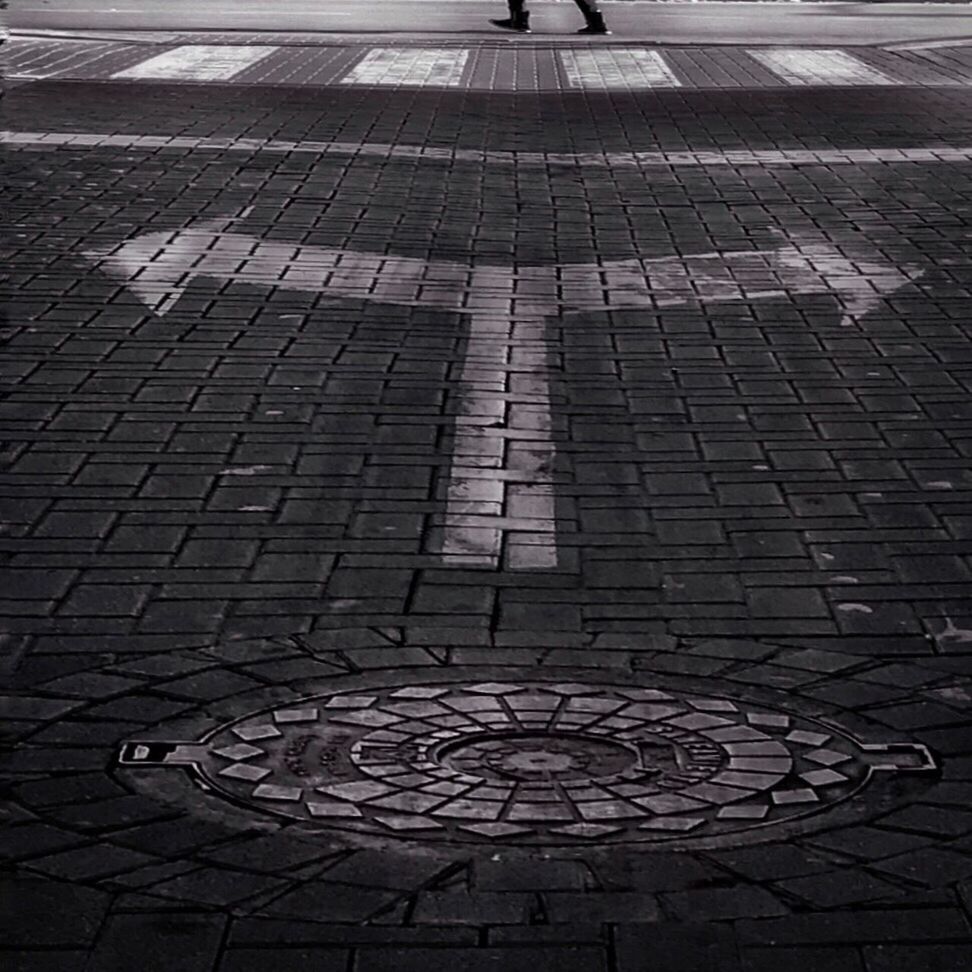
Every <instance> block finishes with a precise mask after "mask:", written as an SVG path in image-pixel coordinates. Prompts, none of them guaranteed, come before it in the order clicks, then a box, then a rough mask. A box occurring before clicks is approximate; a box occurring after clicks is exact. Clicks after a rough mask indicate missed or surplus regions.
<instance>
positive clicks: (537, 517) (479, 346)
mask: <svg viewBox="0 0 972 972" xmlns="http://www.w3.org/2000/svg"><path fill="white" fill-rule="evenodd" d="M544 329H545V323H544V320H543V318H538V319H534V320H529V319H527V320H523V319H516V320H513V319H511V318H510V317H509V316H508V315H507V314H506V313H504V312H503V311H498V312H497V313H490V312H489V311H488V310H483V311H482V312H480V313H478V314H473V315H472V316H471V317H470V321H469V333H468V337H467V340H466V351H465V355H464V360H463V367H462V371H461V373H460V376H459V408H458V414H457V416H456V426H455V434H454V439H453V446H452V462H451V466H450V469H449V479H448V481H447V483H446V488H445V500H446V513H445V524H444V527H443V535H442V543H441V551H440V552H441V554H442V557H443V559H444V560H445V562H446V563H449V564H455V565H465V566H476V567H492V568H495V567H497V566H499V564H500V560H501V558H502V555H503V546H504V540H505V541H506V554H507V564H508V566H509V567H510V569H512V570H526V569H544V568H553V567H556V566H557V542H556V516H555V500H554V487H553V468H554V459H555V456H556V448H555V445H554V441H553V437H552V428H553V421H552V417H551V407H550V390H549V382H548V379H547V366H546V352H545V350H544V349H543V342H544ZM528 349H529V350H528ZM524 352H527V354H528V356H529V360H527V361H524V362H519V361H516V360H514V359H515V357H516V356H517V355H522V354H523V353H524ZM531 352H532V353H531ZM521 367H522V368H526V369H528V371H527V375H528V381H529V387H528V388H526V389H524V388H517V389H516V390H515V392H514V390H513V389H512V388H511V382H512V380H513V379H514V377H518V376H519V375H520V374H521V372H520V371H519V370H518V369H519V368H521ZM524 398H528V400H529V409H528V410H527V409H526V406H525V405H524V404H523V402H522V400H523V399H524ZM520 424H523V425H527V424H528V425H529V426H530V428H529V429H528V430H524V432H525V433H526V434H528V435H529V438H528V439H526V440H521V439H519V438H518V433H519V432H520V430H519V429H518V428H517V426H518V425H520Z"/></svg>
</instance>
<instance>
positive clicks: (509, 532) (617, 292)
mask: <svg viewBox="0 0 972 972" xmlns="http://www.w3.org/2000/svg"><path fill="white" fill-rule="evenodd" d="M226 225H227V224H226V223H225V222H224V221H216V220H210V221H204V222H201V223H199V224H197V225H196V226H194V227H192V228H189V229H183V230H176V231H172V232H169V231H160V232H153V233H145V234H143V235H142V236H139V237H136V238H135V239H132V240H128V241H126V242H123V243H119V244H117V245H113V246H110V247H106V248H101V249H96V250H90V251H88V252H87V253H86V254H85V256H86V257H87V258H88V259H89V260H90V261H91V262H92V263H93V264H94V265H95V266H96V267H98V268H99V269H100V270H102V271H103V272H105V273H108V274H110V275H112V276H114V277H116V278H119V279H121V280H123V281H124V282H125V283H126V284H127V286H128V288H129V290H131V291H132V293H133V294H134V295H135V296H137V297H138V298H139V300H141V301H142V302H143V303H144V304H145V305H146V306H148V307H150V308H152V309H153V310H154V311H155V312H156V313H157V314H159V315H160V316H163V315H165V314H167V313H168V312H169V311H171V310H172V308H173V307H174V306H175V304H176V303H177V302H178V300H179V298H180V296H181V295H182V293H183V292H184V291H185V289H186V288H187V287H188V286H189V285H190V284H191V283H192V281H193V280H194V279H195V278H198V277H204V278H209V279H215V280H218V281H220V282H225V281H234V282H238V283H243V284H248V285H253V286H266V287H272V288H275V289H281V288H283V289H290V290H302V291H310V292H312V293H317V294H322V295H325V296H329V297H334V298H348V297H350V298H353V299H358V300H366V301H375V302H378V303H388V304H402V305H406V306H414V307H432V308H441V309H443V310H448V311H452V312H453V313H456V312H458V313H460V314H463V315H468V316H469V317H470V323H469V330H468V334H467V339H466V349H465V355H464V359H463V366H462V371H461V374H460V378H459V383H458V384H459V389H458V401H459V408H458V409H457V414H456V423H455V434H454V445H453V450H452V457H451V463H450V474H449V480H448V483H447V486H446V497H445V499H446V513H445V525H444V528H443V539H442V542H441V544H440V549H439V553H440V554H441V555H442V557H443V558H444V559H445V561H446V562H448V563H452V564H460V563H461V564H466V565H469V566H483V567H496V566H498V565H499V562H500V557H501V552H502V551H501V548H502V543H503V538H504V537H507V538H509V539H510V544H511V547H513V548H515V551H516V553H515V556H514V557H512V558H511V560H510V561H509V564H508V565H509V566H510V567H511V569H519V570H523V569H539V568H551V567H555V566H556V565H557V562H558V561H557V536H556V521H555V511H554V487H553V461H554V457H555V451H556V450H555V445H554V441H553V436H552V417H551V405H550V395H549V390H548V385H547V382H548V379H547V364H546V358H547V350H546V346H545V339H544V329H545V322H546V321H547V320H549V319H550V318H552V317H556V316H563V315H565V314H570V313H578V312H579V313H585V312H586V313H599V312H604V311H609V310H612V309H631V308H639V309H655V310H657V309H659V308H665V307H674V306H680V305H685V304H695V303H699V302H723V301H746V302H753V301H756V300H762V299H765V298H774V297H775V298H779V297H789V296H792V295H794V294H829V295H832V296H834V297H836V298H837V300H838V301H839V304H840V306H841V308H842V319H841V323H842V324H844V325H846V326H852V325H853V324H854V323H855V321H856V320H857V319H859V318H860V317H861V316H863V315H864V314H867V313H868V312H869V311H871V310H873V309H874V308H875V307H878V306H880V304H881V301H882V299H883V297H884V296H885V295H887V294H890V293H893V292H894V291H896V290H897V289H899V288H900V287H902V286H904V285H905V284H907V283H909V282H910V281H911V280H913V279H916V278H917V277H918V276H920V271H918V270H916V269H912V268H899V267H895V266H893V265H891V264H887V263H880V262H876V261H875V260H873V259H870V258H867V257H861V258H849V257H847V256H845V255H844V254H843V253H842V252H841V251H840V250H839V249H837V248H836V247H833V246H830V245H827V244H820V243H810V244H806V245H797V244H794V243H793V242H792V241H786V240H785V239H784V237H783V236H782V234H780V237H781V240H783V241H784V242H783V245H780V246H778V247H776V248H775V249H771V250H766V251H757V250H741V251H733V252H725V253H704V254H696V255H693V256H684V257H683V256H676V257H665V258H661V259H653V260H641V259H630V260H616V261H605V262H603V263H594V264H562V265H559V266H521V267H502V266H488V265H484V266H477V267H473V266H472V265H467V264H460V263H446V262H434V263H433V262H426V261H424V260H418V259H414V258H410V257H393V256H387V255H384V254H376V253H368V252H358V251H353V250H332V249H324V248H323V247H318V246H299V245H295V244H291V243H281V242H273V241H266V240H262V239H260V238H259V237H256V236H251V235H248V234H245V233H234V232H227V231H226V230H225V227H226ZM514 357H515V358H516V360H514ZM516 369H522V370H523V372H524V374H525V375H526V376H528V377H529V378H530V379H531V382H532V384H531V389H530V394H531V398H530V402H529V404H530V406H531V409H532V411H531V414H530V416H529V420H528V422H527V425H528V426H529V428H527V429H525V430H521V429H520V428H517V427H513V426H512V424H511V416H512V415H513V408H514V396H513V394H512V393H511V391H510V387H509V386H510V376H511V373H512V371H514V370H516ZM521 392H522V389H517V394H520V393H521ZM521 431H523V432H524V433H525V434H524V435H520V432H521ZM518 437H519V438H520V439H521V440H522V439H525V442H526V447H524V448H514V446H522V445H524V442H523V441H520V442H514V439H516V438H518ZM484 471H488V472H491V473H494V474H495V475H493V477H492V480H493V481H492V482H491V481H490V480H489V479H488V478H486V477H484V475H483V473H484ZM505 484H509V485H510V486H511V487H514V489H513V490H512V491H511V492H509V493H508V494H504V493H502V492H501V490H502V489H504V488H505ZM504 498H505V499H506V500H507V501H508V502H509V505H510V508H509V509H508V510H507V511H506V515H503V510H502V503H503V501H504ZM517 540H519V541H520V542H516V541H517Z"/></svg>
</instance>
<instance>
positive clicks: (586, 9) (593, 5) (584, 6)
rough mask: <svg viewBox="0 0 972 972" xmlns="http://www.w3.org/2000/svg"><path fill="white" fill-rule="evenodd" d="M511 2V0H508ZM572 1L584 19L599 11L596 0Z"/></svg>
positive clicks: (588, 18)
mask: <svg viewBox="0 0 972 972" xmlns="http://www.w3.org/2000/svg"><path fill="white" fill-rule="evenodd" d="M510 2H512V0H510ZM574 3H576V4H577V6H578V7H580V12H581V13H582V14H583V15H584V19H585V20H586V21H588V22H590V19H591V14H599V13H600V12H601V11H600V10H598V7H597V0H574Z"/></svg>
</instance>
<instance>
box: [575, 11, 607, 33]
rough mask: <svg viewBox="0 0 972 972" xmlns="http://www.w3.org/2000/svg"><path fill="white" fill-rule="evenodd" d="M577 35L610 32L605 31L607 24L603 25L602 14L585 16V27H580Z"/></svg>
mask: <svg viewBox="0 0 972 972" xmlns="http://www.w3.org/2000/svg"><path fill="white" fill-rule="evenodd" d="M577 33H578V34H610V33H611V31H609V30H608V29H607V24H605V23H604V16H603V14H599V13H596V14H588V15H587V26H586V27H581V29H580V30H579V31H577Z"/></svg>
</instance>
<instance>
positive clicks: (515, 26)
mask: <svg viewBox="0 0 972 972" xmlns="http://www.w3.org/2000/svg"><path fill="white" fill-rule="evenodd" d="M490 23H491V24H493V25H494V26H495V27H501V28H502V29H503V30H515V31H517V32H518V33H520V34H529V33H530V15H529V14H521V15H520V16H519V17H516V16H513V17H509V18H507V19H506V20H491V21H490Z"/></svg>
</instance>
